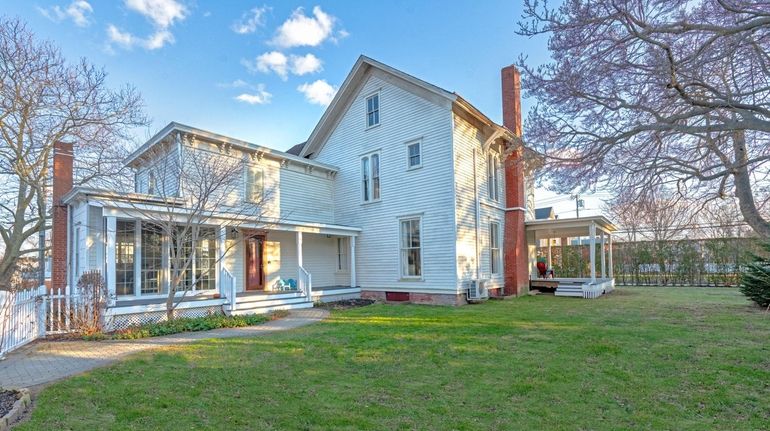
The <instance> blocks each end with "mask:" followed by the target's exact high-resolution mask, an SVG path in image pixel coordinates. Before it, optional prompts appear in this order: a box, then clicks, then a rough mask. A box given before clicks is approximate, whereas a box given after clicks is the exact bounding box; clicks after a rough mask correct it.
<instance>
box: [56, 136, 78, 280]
mask: <svg viewBox="0 0 770 431" xmlns="http://www.w3.org/2000/svg"><path fill="white" fill-rule="evenodd" d="M73 158H74V156H73V149H72V144H70V143H66V142H55V143H54V144H53V195H52V196H51V201H52V202H53V208H52V209H51V213H52V216H53V223H52V225H53V232H52V233H51V287H52V288H54V289H63V288H64V287H65V286H66V285H67V224H68V223H67V216H68V214H67V206H66V205H64V204H62V201H61V198H62V197H63V196H64V195H65V194H67V192H69V191H70V190H72V162H73Z"/></svg>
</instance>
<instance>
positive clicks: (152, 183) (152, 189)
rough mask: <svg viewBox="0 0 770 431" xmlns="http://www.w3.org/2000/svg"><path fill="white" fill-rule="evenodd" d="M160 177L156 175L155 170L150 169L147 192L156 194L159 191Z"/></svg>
mask: <svg viewBox="0 0 770 431" xmlns="http://www.w3.org/2000/svg"><path fill="white" fill-rule="evenodd" d="M157 188H158V178H157V177H156V176H155V172H153V171H152V169H150V170H149V171H148V172H147V194H148V195H154V194H156V193H157V192H158V190H157Z"/></svg>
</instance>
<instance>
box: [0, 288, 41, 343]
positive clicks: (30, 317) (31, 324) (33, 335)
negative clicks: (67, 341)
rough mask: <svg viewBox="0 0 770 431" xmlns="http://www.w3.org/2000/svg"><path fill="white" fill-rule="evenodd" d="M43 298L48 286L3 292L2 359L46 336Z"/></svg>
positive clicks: (0, 301) (0, 314)
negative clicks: (9, 353)
mask: <svg viewBox="0 0 770 431" xmlns="http://www.w3.org/2000/svg"><path fill="white" fill-rule="evenodd" d="M44 295H45V286H40V287H33V288H30V289H25V290H17V291H13V292H7V291H0V358H2V357H3V356H5V355H6V354H7V353H8V352H11V351H12V350H15V349H18V348H19V347H21V346H23V345H25V344H27V343H29V342H30V341H33V340H35V339H37V338H39V337H44V336H45V332H46V326H45V319H44V318H41V316H45V301H44V300H43V298H44Z"/></svg>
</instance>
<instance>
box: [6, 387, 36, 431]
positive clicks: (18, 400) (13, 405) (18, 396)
mask: <svg viewBox="0 0 770 431" xmlns="http://www.w3.org/2000/svg"><path fill="white" fill-rule="evenodd" d="M29 404H30V397H29V391H27V390H26V389H21V390H18V391H14V390H2V389H0V431H5V430H7V429H8V428H9V427H10V426H11V425H12V424H14V423H15V422H16V421H17V420H18V419H19V417H20V416H21V414H22V413H24V411H25V410H26V409H27V407H29Z"/></svg>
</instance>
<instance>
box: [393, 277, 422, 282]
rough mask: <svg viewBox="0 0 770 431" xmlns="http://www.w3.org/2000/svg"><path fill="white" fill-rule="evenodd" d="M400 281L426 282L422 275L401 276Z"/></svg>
mask: <svg viewBox="0 0 770 431" xmlns="http://www.w3.org/2000/svg"><path fill="white" fill-rule="evenodd" d="M398 281H399V283H409V282H424V281H425V279H424V278H422V277H401V278H399V279H398Z"/></svg>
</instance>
